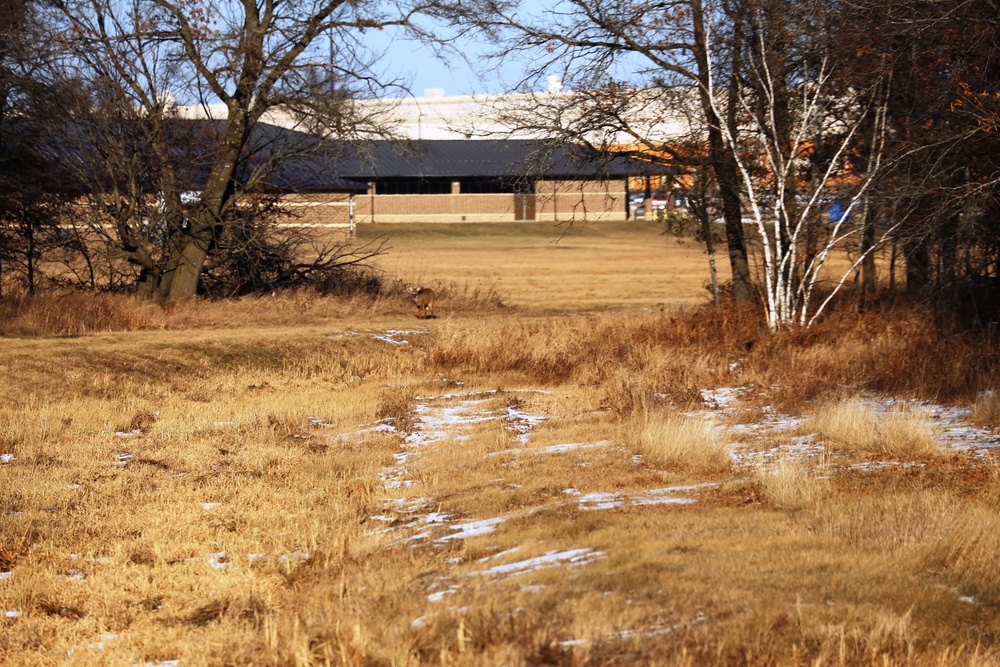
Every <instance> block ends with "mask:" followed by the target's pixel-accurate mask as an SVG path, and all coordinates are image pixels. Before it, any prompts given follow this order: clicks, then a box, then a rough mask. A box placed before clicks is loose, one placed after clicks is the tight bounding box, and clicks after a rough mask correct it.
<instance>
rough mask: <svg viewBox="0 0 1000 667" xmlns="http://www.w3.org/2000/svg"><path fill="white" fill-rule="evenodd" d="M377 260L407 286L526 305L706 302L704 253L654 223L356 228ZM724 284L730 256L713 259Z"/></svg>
mask: <svg viewBox="0 0 1000 667" xmlns="http://www.w3.org/2000/svg"><path fill="white" fill-rule="evenodd" d="M380 237H382V238H386V239H387V240H388V244H387V245H388V252H387V253H386V254H385V255H383V256H382V257H380V258H378V260H377V261H376V262H375V263H376V265H377V266H379V267H380V268H382V269H384V270H385V271H387V272H389V273H390V274H392V275H395V276H398V277H399V278H400V279H402V280H404V281H406V282H408V283H411V284H414V285H429V286H435V285H437V286H446V287H449V288H453V289H456V290H457V291H458V292H459V293H461V292H464V291H466V290H469V291H473V290H476V289H478V290H480V291H482V290H489V289H492V290H494V291H496V292H498V293H499V294H500V295H501V296H502V297H503V299H504V302H505V303H506V304H507V305H510V306H513V307H515V308H518V309H523V310H526V311H537V312H552V311H584V310H607V309H618V308H633V307H640V308H647V307H653V306H655V305H656V304H659V303H665V304H669V305H671V306H679V307H684V306H690V305H693V304H697V303H702V302H704V301H706V300H707V299H708V298H710V293H709V292H708V291H706V288H705V286H706V285H707V284H708V283H709V280H710V278H709V264H708V255H707V254H706V252H705V249H704V246H703V245H700V244H698V243H695V242H694V241H692V240H690V239H678V238H677V237H674V236H668V235H665V234H664V233H663V225H661V224H656V223H651V222H620V223H576V224H574V225H572V226H568V225H565V224H561V225H554V224H552V223H511V224H493V225H473V224H440V225H430V224H421V225H406V224H398V225H382V224H376V225H363V226H361V227H359V228H358V240H359V241H362V242H365V241H371V240H375V239H376V238H380ZM718 264H719V274H720V276H719V277H720V280H721V281H723V282H724V281H727V280H729V275H730V274H729V262H728V260H727V259H726V257H725V254H724V253H723V254H722V255H721V256H720V257H719V258H718Z"/></svg>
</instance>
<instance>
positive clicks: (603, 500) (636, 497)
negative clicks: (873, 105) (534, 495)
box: [563, 482, 719, 510]
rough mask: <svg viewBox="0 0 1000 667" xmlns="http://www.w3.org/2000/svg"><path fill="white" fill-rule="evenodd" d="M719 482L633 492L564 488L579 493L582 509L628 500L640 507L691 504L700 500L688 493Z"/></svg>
mask: <svg viewBox="0 0 1000 667" xmlns="http://www.w3.org/2000/svg"><path fill="white" fill-rule="evenodd" d="M718 486H719V485H718V484H714V483H710V482H709V483H705V484H690V485H686V486H670V487H666V488H662V489H651V490H649V491H639V492H637V493H633V494H625V493H609V492H595V493H586V494H582V495H579V494H580V492H579V491H577V490H576V489H564V490H563V493H565V494H567V495H578V497H577V503H579V506H580V509H581V510H608V509H615V508H617V507H622V506H623V505H625V503H626V502H628V503H631V504H632V505H636V506H640V507H649V506H652V505H691V504H693V503H696V502H698V501H697V499H696V498H691V497H690V496H687V495H678V494H689V493H691V492H696V491H701V490H703V489H715V488H718Z"/></svg>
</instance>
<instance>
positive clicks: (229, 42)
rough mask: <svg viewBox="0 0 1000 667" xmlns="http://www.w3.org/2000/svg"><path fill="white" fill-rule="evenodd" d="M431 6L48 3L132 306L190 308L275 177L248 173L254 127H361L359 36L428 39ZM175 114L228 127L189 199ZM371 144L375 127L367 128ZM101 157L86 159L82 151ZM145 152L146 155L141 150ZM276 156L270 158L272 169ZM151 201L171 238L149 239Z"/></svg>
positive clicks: (118, 0)
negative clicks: (263, 185) (190, 108)
mask: <svg viewBox="0 0 1000 667" xmlns="http://www.w3.org/2000/svg"><path fill="white" fill-rule="evenodd" d="M431 9H432V7H431V6H429V5H419V4H412V5H409V4H405V3H403V2H397V3H392V2H379V1H378V0H359V1H350V2H349V1H347V0H304V1H300V0H261V1H256V0H243V1H237V0H223V1H222V2H212V3H209V2H201V1H198V0H195V1H189V0H176V1H175V0H56V2H55V13H56V20H57V21H58V23H59V24H60V26H61V32H60V35H61V36H62V39H63V41H64V48H65V52H64V53H65V57H64V59H63V60H62V62H61V65H62V66H63V67H64V68H66V69H68V70H70V71H71V72H72V76H73V77H74V78H76V79H78V80H79V81H81V82H84V83H83V84H82V85H81V87H80V90H81V97H80V99H79V100H78V103H77V107H76V109H75V110H73V112H72V115H73V117H74V120H75V128H74V129H73V134H74V135H76V136H77V137H82V143H83V145H85V147H87V149H88V150H83V149H81V150H78V151H76V154H77V155H78V156H80V159H81V161H83V162H86V161H87V160H88V159H89V158H88V156H89V155H93V156H94V158H95V159H96V160H97V161H98V164H92V165H84V166H83V168H82V171H84V172H88V171H89V172H93V173H96V172H99V171H101V170H102V169H105V170H106V167H107V165H110V164H114V167H115V169H116V170H117V177H112V178H107V179H104V180H103V181H102V182H101V184H100V187H99V188H96V190H97V191H99V195H100V197H101V201H100V202H98V203H99V204H100V206H103V207H104V208H105V209H106V210H107V211H109V212H110V214H111V215H112V217H113V221H112V225H111V226H112V227H113V228H115V229H116V230H118V234H117V237H118V241H119V245H120V248H121V251H122V253H124V255H125V256H126V257H127V259H128V260H129V261H130V262H132V263H134V264H136V265H138V266H139V267H140V270H141V276H142V278H141V283H140V293H143V294H146V295H159V296H163V297H169V298H179V297H185V296H190V295H193V294H195V292H196V290H197V288H198V282H199V277H200V275H201V273H202V271H203V268H204V266H205V264H206V258H207V257H208V256H209V253H210V252H211V251H212V250H213V249H215V248H216V247H217V245H218V243H219V241H220V239H221V238H222V236H223V235H224V233H225V231H226V229H227V227H229V226H231V225H232V224H235V221H236V220H238V219H239V217H240V216H239V215H238V214H237V212H236V205H237V202H239V201H240V199H241V197H242V196H243V195H244V194H245V193H246V192H247V191H249V190H252V189H253V188H254V187H256V186H257V184H258V183H259V182H260V180H261V179H264V178H266V177H267V175H268V171H269V169H272V168H274V167H275V166H276V164H275V163H273V162H272V163H268V164H260V165H257V169H256V171H255V173H254V174H253V175H252V177H250V178H245V177H244V178H240V177H238V172H240V170H241V169H244V168H245V165H246V158H247V156H246V149H247V142H248V140H249V138H250V137H251V134H252V131H253V129H254V126H255V125H256V124H257V123H258V122H259V121H261V119H262V117H264V115H265V114H266V113H267V112H269V111H272V110H274V109H277V108H280V109H281V110H282V112H283V113H295V114H299V115H300V117H301V118H304V119H309V120H311V121H315V122H314V123H312V124H311V125H310V127H311V128H313V129H317V128H322V129H323V130H326V131H332V132H336V133H338V134H340V135H341V136H344V135H346V134H349V133H351V132H353V131H354V130H356V129H357V128H358V126H359V123H358V121H357V119H356V118H355V117H354V115H353V109H352V106H351V104H350V100H351V98H352V97H354V96H355V95H357V94H358V93H359V89H363V90H364V91H369V92H370V91H371V90H377V89H378V86H380V85H381V83H380V77H379V72H378V71H376V70H375V69H374V66H373V63H375V62H376V61H377V56H378V54H374V53H371V52H369V51H368V50H367V49H366V48H365V42H364V36H365V33H366V31H370V30H378V29H384V28H386V27H396V28H400V29H406V30H410V31H411V32H412V33H414V34H416V35H418V36H426V34H425V33H424V32H423V31H422V30H421V29H420V28H419V27H417V26H416V24H415V22H414V17H415V16H417V15H419V14H421V13H428V12H430V11H431ZM177 102H180V103H182V104H189V105H190V104H198V105H209V104H215V105H222V107H223V108H224V112H223V116H224V118H223V122H222V124H221V126H220V128H219V131H218V136H217V137H216V138H215V140H214V141H213V145H212V151H211V155H210V156H209V157H208V159H207V160H206V163H205V165H204V178H203V181H202V183H201V184H200V188H199V190H198V192H197V196H196V197H193V198H192V197H191V196H190V193H189V191H188V194H185V188H184V185H183V184H182V182H181V180H180V178H179V171H180V168H181V166H182V165H180V164H178V161H179V160H182V159H183V153H178V152H177V151H176V150H174V144H175V142H174V141H172V137H171V131H172V123H171V115H172V114H173V113H174V111H173V110H174V106H175V104H176V103H177ZM365 129H367V130H369V131H370V130H373V129H374V128H372V127H371V126H370V125H367V126H366V127H365ZM91 148H96V149H97V150H96V152H95V151H90V150H89V149H91ZM140 148H141V150H140ZM281 152H282V151H280V150H277V151H275V150H273V147H272V151H271V153H272V154H273V155H280V154H281ZM149 190H152V192H153V194H154V195H155V197H156V198H157V199H158V208H159V209H161V211H162V215H161V216H160V218H161V219H162V220H163V221H164V224H165V225H166V233H165V234H163V233H161V234H159V236H158V238H157V239H156V242H157V243H158V244H159V252H156V253H154V252H152V251H151V248H150V246H149V243H150V241H151V239H150V238H149V235H148V234H146V233H144V231H143V229H142V226H143V224H146V225H148V221H146V222H144V219H143V217H142V216H141V215H139V214H138V209H140V208H141V205H140V200H141V199H142V198H143V197H147V196H148V194H149V192H148V191H149Z"/></svg>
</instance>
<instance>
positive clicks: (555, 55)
mask: <svg viewBox="0 0 1000 667" xmlns="http://www.w3.org/2000/svg"><path fill="white" fill-rule="evenodd" d="M723 10H724V7H722V6H721V5H717V4H708V5H707V4H706V3H704V2H703V0H666V1H660V0H657V1H655V2H653V1H651V0H567V1H566V2H561V3H558V4H556V5H555V6H554V7H546V8H545V9H544V10H536V11H533V10H532V8H531V7H530V6H529V5H527V4H525V5H524V6H521V4H520V3H519V2H518V1H517V0H509V1H508V0H473V1H471V2H463V3H460V4H457V6H455V7H454V8H453V11H454V14H455V15H456V17H457V20H458V21H459V22H460V23H462V24H463V25H466V26H468V27H469V29H476V30H480V31H482V32H483V33H484V34H485V35H487V36H489V37H491V38H493V39H495V40H496V43H497V44H498V48H497V49H496V51H495V53H494V57H495V58H499V59H510V58H515V57H520V56H524V57H526V58H530V63H531V64H530V65H529V67H528V74H527V76H526V77H525V79H524V80H523V81H522V82H520V86H521V87H523V88H532V87H534V85H535V83H536V82H538V81H540V80H545V79H546V78H547V77H549V76H554V77H556V78H558V79H559V80H560V82H561V84H562V86H563V87H564V88H565V92H564V93H562V94H560V95H545V94H536V95H535V96H533V99H532V100H531V106H530V107H528V108H526V109H525V110H526V111H529V112H530V114H529V113H521V114H520V126H519V127H520V129H521V130H522V131H525V130H534V131H537V132H538V133H539V134H544V135H548V136H555V137H562V138H564V139H566V140H573V141H577V142H581V141H582V142H584V143H588V144H590V145H591V146H593V147H595V148H608V147H609V146H611V145H619V146H620V145H622V144H630V145H632V146H634V147H635V148H636V149H637V153H638V154H639V155H640V156H641V157H643V158H644V159H652V160H662V161H664V162H668V163H675V160H676V159H679V156H678V155H676V154H675V153H676V152H677V146H676V144H677V143H682V142H684V141H685V140H686V139H687V138H689V137H688V132H689V129H688V128H687V127H684V128H681V129H679V128H678V127H677V126H676V124H677V120H678V119H677V105H678V104H680V105H682V106H683V107H684V108H686V109H694V110H697V113H698V116H699V122H698V124H697V131H698V132H703V135H702V136H701V137H700V140H701V141H702V143H703V144H705V145H706V146H707V149H708V150H707V153H706V161H707V163H708V164H709V165H710V167H711V169H712V172H713V174H714V176H715V180H716V183H717V188H718V191H719V197H720V200H721V204H722V206H721V209H722V213H723V219H724V221H725V226H726V243H727V247H728V251H729V259H730V266H731V268H732V275H733V291H734V295H735V296H736V298H737V299H739V300H744V301H745V300H749V299H750V298H751V295H752V288H751V284H750V269H749V263H748V260H747V250H746V245H745V241H744V235H743V226H742V211H741V203H740V179H739V174H738V170H737V167H736V164H735V163H734V161H733V157H732V154H731V152H730V151H728V150H727V148H726V145H725V142H724V139H723V128H724V127H729V128H730V131H732V129H733V128H734V126H735V123H736V116H735V115H734V114H735V111H736V107H735V106H727V104H726V100H725V99H722V100H710V99H709V93H708V91H709V86H708V83H709V78H710V77H711V78H713V80H714V81H715V84H716V86H718V85H719V82H720V81H723V80H726V81H729V82H731V84H732V86H733V87H732V90H733V91H735V90H736V86H737V85H738V78H737V77H734V76H732V75H733V72H734V70H735V69H738V67H739V62H738V60H737V58H738V56H739V54H740V51H739V49H732V50H731V51H730V53H731V54H732V56H733V60H732V61H730V62H727V63H722V62H720V61H719V59H718V58H719V54H718V52H716V53H715V54H713V55H714V56H715V59H714V60H713V59H711V58H709V57H708V56H709V54H708V50H707V44H706V32H705V25H706V21H707V20H709V17H711V16H713V15H719V14H721V13H722V12H723ZM731 37H732V38H733V39H734V40H739V39H741V36H740V35H739V34H738V33H736V32H734V33H733V34H732V35H731ZM716 38H718V34H716ZM713 68H714V69H715V71H714V72H712V71H711V70H712V69H713ZM529 118H530V120H527V121H526V120H525V119H529Z"/></svg>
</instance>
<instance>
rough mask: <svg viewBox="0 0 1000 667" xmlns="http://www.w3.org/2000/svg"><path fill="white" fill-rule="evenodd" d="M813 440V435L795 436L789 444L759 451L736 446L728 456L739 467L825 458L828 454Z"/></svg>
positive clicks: (824, 448)
mask: <svg viewBox="0 0 1000 667" xmlns="http://www.w3.org/2000/svg"><path fill="white" fill-rule="evenodd" d="M813 438H815V435H813V434H810V435H803V436H797V437H795V438H792V442H791V443H790V444H787V445H779V446H777V447H771V448H770V449H764V450H760V451H757V450H752V449H746V448H742V447H739V446H736V447H734V448H733V449H732V451H730V453H729V456H730V458H731V459H732V460H733V462H734V463H735V464H736V465H739V466H759V465H764V466H768V465H771V464H773V463H775V462H777V461H781V460H784V459H788V458H791V459H795V460H799V461H806V460H810V459H816V458H822V457H823V456H826V455H827V454H828V450H827V449H826V447H824V446H823V445H820V444H817V443H816V442H815V441H814V440H813Z"/></svg>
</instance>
